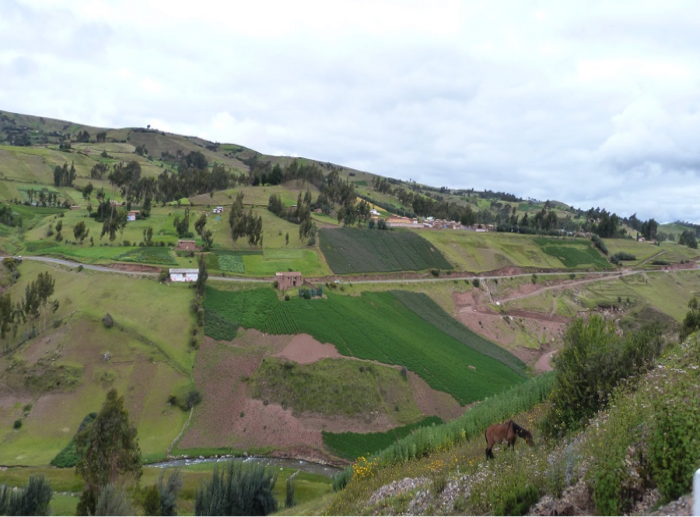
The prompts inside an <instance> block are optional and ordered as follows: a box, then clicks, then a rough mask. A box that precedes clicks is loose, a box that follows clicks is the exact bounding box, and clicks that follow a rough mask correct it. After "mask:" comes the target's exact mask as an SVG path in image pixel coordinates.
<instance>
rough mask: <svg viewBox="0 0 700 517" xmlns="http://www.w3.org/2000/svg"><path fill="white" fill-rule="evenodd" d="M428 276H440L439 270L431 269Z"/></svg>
mask: <svg viewBox="0 0 700 517" xmlns="http://www.w3.org/2000/svg"><path fill="white" fill-rule="evenodd" d="M430 274H431V275H433V276H440V270H439V269H431V270H430Z"/></svg>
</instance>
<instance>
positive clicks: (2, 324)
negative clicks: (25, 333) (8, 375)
mask: <svg viewBox="0 0 700 517" xmlns="http://www.w3.org/2000/svg"><path fill="white" fill-rule="evenodd" d="M3 263H4V265H5V267H7V268H8V269H9V270H10V271H11V272H13V273H14V272H15V270H16V267H17V265H16V263H15V262H14V261H11V262H10V261H3ZM55 284H56V281H55V280H54V279H53V277H52V276H51V274H50V273H49V272H45V273H39V275H38V276H37V278H36V280H33V281H32V282H31V283H30V284H28V285H27V287H26V288H25V291H24V296H23V297H22V299H21V300H19V301H18V302H16V303H13V302H12V294H11V293H9V292H8V293H5V294H3V295H0V338H2V339H5V337H7V336H8V335H9V333H10V331H12V337H13V338H15V337H16V336H17V330H18V329H19V326H20V325H24V324H26V323H30V324H32V325H33V324H34V322H36V321H37V320H38V318H39V316H40V315H41V313H42V311H43V310H45V309H46V308H47V307H48V308H50V309H51V311H52V312H56V311H57V310H58V307H59V303H58V300H53V301H49V298H51V296H53V293H54V288H55ZM5 347H6V348H9V344H7V343H6V345H5Z"/></svg>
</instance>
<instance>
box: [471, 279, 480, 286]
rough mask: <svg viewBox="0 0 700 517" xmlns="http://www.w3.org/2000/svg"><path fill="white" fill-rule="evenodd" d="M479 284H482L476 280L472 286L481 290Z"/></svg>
mask: <svg viewBox="0 0 700 517" xmlns="http://www.w3.org/2000/svg"><path fill="white" fill-rule="evenodd" d="M479 284H480V282H479V279H478V278H475V279H474V280H472V285H473V286H474V287H476V288H477V289H478V288H479Z"/></svg>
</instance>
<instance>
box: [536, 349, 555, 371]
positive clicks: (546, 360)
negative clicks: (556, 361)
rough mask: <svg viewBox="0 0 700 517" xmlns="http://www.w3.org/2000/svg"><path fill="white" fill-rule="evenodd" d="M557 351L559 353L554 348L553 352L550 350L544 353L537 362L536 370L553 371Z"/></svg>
mask: <svg viewBox="0 0 700 517" xmlns="http://www.w3.org/2000/svg"><path fill="white" fill-rule="evenodd" d="M556 353H557V351H556V350H553V351H552V352H549V353H546V354H544V355H542V356H541V357H540V358H539V359H538V360H537V362H536V363H535V370H536V371H538V372H551V371H552V356H553V355H554V354H556Z"/></svg>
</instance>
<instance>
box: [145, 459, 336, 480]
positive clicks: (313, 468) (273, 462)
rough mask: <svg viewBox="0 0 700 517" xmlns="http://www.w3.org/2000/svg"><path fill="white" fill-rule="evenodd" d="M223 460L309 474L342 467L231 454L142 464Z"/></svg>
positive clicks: (162, 466)
mask: <svg viewBox="0 0 700 517" xmlns="http://www.w3.org/2000/svg"><path fill="white" fill-rule="evenodd" d="M225 461H240V462H243V463H260V464H262V465H265V466H266V467H279V468H280V469H282V468H288V469H297V470H301V471H302V472H308V473H310V474H321V475H323V476H328V477H331V476H333V474H336V473H338V472H340V471H341V470H342V469H339V468H337V467H332V466H330V465H323V464H321V463H313V462H311V461H304V460H293V459H288V458H259V457H255V456H248V457H242V456H233V457H228V458H226V457H220V458H199V459H198V458H188V459H177V460H170V461H162V462H159V463H151V464H148V465H144V467H156V468H160V469H171V468H177V467H185V466H187V465H197V464H199V463H222V462H225Z"/></svg>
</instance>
